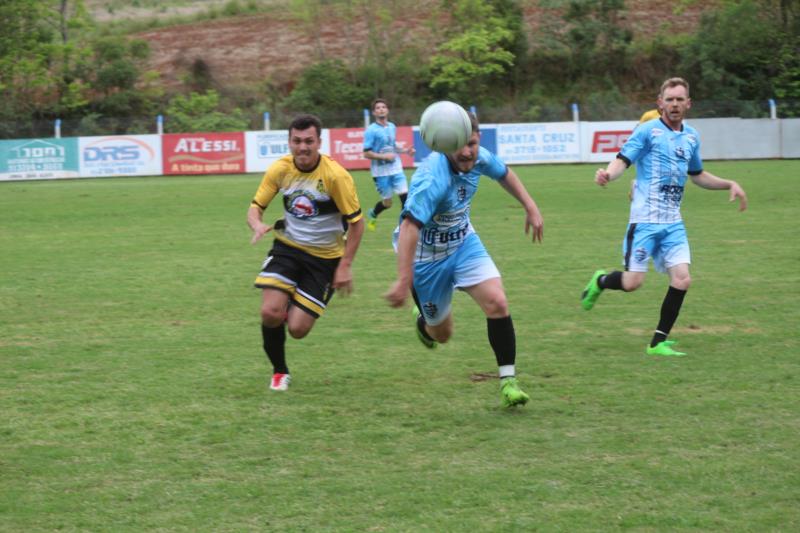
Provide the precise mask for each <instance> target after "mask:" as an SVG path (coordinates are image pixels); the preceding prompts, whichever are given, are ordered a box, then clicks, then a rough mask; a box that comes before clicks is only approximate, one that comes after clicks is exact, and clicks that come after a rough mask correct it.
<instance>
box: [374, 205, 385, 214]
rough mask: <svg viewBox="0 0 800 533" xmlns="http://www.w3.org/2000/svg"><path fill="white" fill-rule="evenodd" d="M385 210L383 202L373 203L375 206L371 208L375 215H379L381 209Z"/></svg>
mask: <svg viewBox="0 0 800 533" xmlns="http://www.w3.org/2000/svg"><path fill="white" fill-rule="evenodd" d="M385 210H386V206H385V205H383V202H378V203H377V204H375V207H373V208H372V212H373V213H375V216H378V215H380V214H381V211H385Z"/></svg>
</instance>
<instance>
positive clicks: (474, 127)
mask: <svg viewBox="0 0 800 533" xmlns="http://www.w3.org/2000/svg"><path fill="white" fill-rule="evenodd" d="M467 115H469V122H470V124H472V133H480V131H481V129H480V124H478V117H477V116H476V115H475V113H473V112H472V111H467Z"/></svg>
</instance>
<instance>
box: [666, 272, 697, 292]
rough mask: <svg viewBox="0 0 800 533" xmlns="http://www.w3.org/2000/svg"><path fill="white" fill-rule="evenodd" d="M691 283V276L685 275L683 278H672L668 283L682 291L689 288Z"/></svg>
mask: <svg viewBox="0 0 800 533" xmlns="http://www.w3.org/2000/svg"><path fill="white" fill-rule="evenodd" d="M691 284H692V277H691V276H686V277H685V278H675V279H673V280H672V283H670V285H672V286H673V287H675V288H676V289H680V290H682V291H686V290H689V286H690V285H691Z"/></svg>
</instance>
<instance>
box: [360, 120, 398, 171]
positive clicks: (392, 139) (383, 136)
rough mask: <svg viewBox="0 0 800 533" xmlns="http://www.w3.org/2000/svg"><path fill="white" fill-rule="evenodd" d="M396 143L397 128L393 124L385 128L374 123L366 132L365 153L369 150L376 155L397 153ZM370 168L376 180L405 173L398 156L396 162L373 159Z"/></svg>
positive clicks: (390, 123) (389, 123) (388, 123)
mask: <svg viewBox="0 0 800 533" xmlns="http://www.w3.org/2000/svg"><path fill="white" fill-rule="evenodd" d="M396 141H397V127H396V126H395V125H394V124H393V123H392V122H387V123H386V125H385V126H381V125H380V124H378V123H377V122H373V123H372V124H370V125H369V127H368V128H367V130H366V131H365V132H364V151H365V152H366V151H367V150H369V151H371V152H375V153H376V154H386V153H396V152H397V149H396V147H395V143H396ZM369 168H370V171H371V172H372V175H373V176H375V177H376V178H379V177H381V176H392V175H395V174H402V173H403V162H402V161H401V160H400V155H399V154H398V155H397V157H395V158H394V161H384V160H382V159H380V160H379V159H371V160H370V163H369Z"/></svg>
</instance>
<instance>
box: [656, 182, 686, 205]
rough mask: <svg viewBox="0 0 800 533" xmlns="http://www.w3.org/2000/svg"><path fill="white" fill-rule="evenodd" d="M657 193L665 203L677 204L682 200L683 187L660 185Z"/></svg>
mask: <svg viewBox="0 0 800 533" xmlns="http://www.w3.org/2000/svg"><path fill="white" fill-rule="evenodd" d="M658 191H659V192H660V193H661V198H662V199H663V200H664V201H665V202H669V203H673V204H679V203H681V199H682V198H683V186H681V185H662V186H661V187H660V188H659V189H658Z"/></svg>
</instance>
